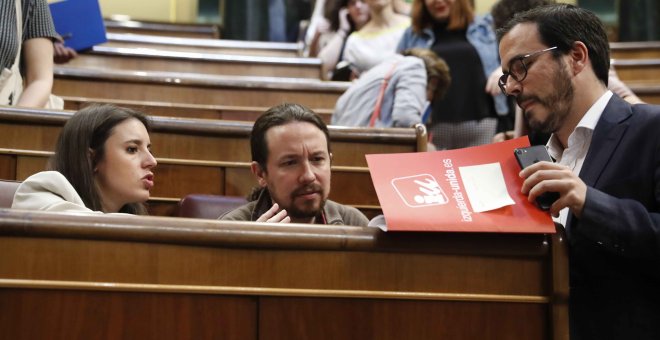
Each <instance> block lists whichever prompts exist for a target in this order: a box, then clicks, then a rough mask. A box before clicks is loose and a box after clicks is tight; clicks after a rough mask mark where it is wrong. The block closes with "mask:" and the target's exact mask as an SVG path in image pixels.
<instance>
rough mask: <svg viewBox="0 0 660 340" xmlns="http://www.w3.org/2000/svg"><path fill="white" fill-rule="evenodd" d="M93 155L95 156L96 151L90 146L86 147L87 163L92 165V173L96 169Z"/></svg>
mask: <svg viewBox="0 0 660 340" xmlns="http://www.w3.org/2000/svg"><path fill="white" fill-rule="evenodd" d="M94 156H96V152H94V150H92V149H91V148H88V149H87V157H88V158H89V163H90V164H92V167H93V168H92V171H93V172H94V173H96V171H97V169H96V164H94V163H95V162H94Z"/></svg>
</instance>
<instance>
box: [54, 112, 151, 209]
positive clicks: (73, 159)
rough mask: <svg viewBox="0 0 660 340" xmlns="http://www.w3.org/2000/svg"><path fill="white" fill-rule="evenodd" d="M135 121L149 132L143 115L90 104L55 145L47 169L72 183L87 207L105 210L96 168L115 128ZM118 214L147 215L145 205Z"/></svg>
mask: <svg viewBox="0 0 660 340" xmlns="http://www.w3.org/2000/svg"><path fill="white" fill-rule="evenodd" d="M130 118H135V119H137V120H139V121H140V122H141V123H142V124H144V126H145V128H147V131H149V128H150V124H149V119H148V118H147V117H146V116H145V115H144V114H143V113H141V112H137V111H134V110H131V109H127V108H122V107H117V106H114V105H99V104H95V105H90V106H88V107H86V108H84V109H82V110H80V111H78V112H76V113H75V114H74V115H73V116H72V117H71V118H70V119H69V120H68V121H67V122H66V124H65V125H64V128H62V131H61V132H60V136H59V137H58V138H57V144H56V145H55V154H54V155H53V156H52V157H51V159H50V161H49V165H48V168H49V169H50V170H55V171H58V172H60V173H61V174H62V175H64V177H66V179H67V180H68V181H69V183H71V185H72V186H73V188H74V189H76V192H77V193H78V195H79V196H80V198H82V200H83V202H84V203H85V206H86V207H87V208H89V209H92V210H95V211H103V206H102V204H101V203H102V202H101V196H100V194H99V188H98V186H97V185H96V182H95V181H94V169H95V168H96V166H97V164H98V163H99V162H100V161H101V160H102V159H103V157H105V141H106V140H108V137H110V134H111V133H112V129H113V128H114V127H115V126H117V125H118V124H120V123H122V122H123V121H125V120H127V119H130ZM119 212H123V213H128V214H137V215H146V213H147V210H146V208H145V205H144V203H141V202H138V203H129V204H126V205H124V206H123V207H121V209H120V210H119Z"/></svg>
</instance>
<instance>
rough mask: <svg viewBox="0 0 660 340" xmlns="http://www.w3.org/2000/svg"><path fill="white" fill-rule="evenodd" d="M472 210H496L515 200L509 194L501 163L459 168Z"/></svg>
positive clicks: (511, 203)
mask: <svg viewBox="0 0 660 340" xmlns="http://www.w3.org/2000/svg"><path fill="white" fill-rule="evenodd" d="M458 171H459V172H460V173H461V179H462V180H463V185H464V186H465V192H466V193H467V196H468V199H469V200H470V205H471V206H472V211H474V212H483V211H489V210H495V209H498V208H501V207H504V206H507V205H513V204H515V202H514V201H513V199H512V198H511V196H509V192H508V191H507V189H506V183H505V182H504V174H503V173H502V167H500V163H489V164H481V165H473V166H462V167H459V168H458Z"/></svg>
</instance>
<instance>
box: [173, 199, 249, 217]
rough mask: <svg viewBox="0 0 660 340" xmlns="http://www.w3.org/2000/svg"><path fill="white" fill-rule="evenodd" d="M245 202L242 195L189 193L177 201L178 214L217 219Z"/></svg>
mask: <svg viewBox="0 0 660 340" xmlns="http://www.w3.org/2000/svg"><path fill="white" fill-rule="evenodd" d="M245 203H247V200H246V199H245V198H243V197H234V196H219V195H202V194H191V195H188V196H186V197H184V198H182V199H181V201H179V216H180V217H192V218H206V219H217V218H218V217H220V216H221V215H223V214H224V213H226V212H229V211H232V210H234V209H236V208H238V207H240V206H241V205H243V204H245Z"/></svg>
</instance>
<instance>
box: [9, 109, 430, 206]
mask: <svg viewBox="0 0 660 340" xmlns="http://www.w3.org/2000/svg"><path fill="white" fill-rule="evenodd" d="M71 114H72V113H71V112H65V111H48V110H31V109H19V108H8V107H5V108H0V160H1V161H2V162H0V164H2V166H1V167H0V179H9V180H24V179H25V178H27V177H28V176H30V175H32V174H34V173H36V172H38V171H42V170H44V169H45V165H46V161H47V158H48V157H49V156H50V155H51V154H52V151H53V148H54V145H55V141H56V139H57V136H58V135H59V132H60V129H61V127H62V126H63V125H64V123H65V122H66V120H67V119H68V118H69V117H70V116H71ZM152 121H153V129H152V132H151V133H150V137H151V142H152V145H153V147H154V152H155V155H156V156H157V160H158V162H159V164H158V167H157V170H156V186H155V188H154V190H153V191H152V200H151V206H150V209H151V212H152V214H155V215H168V216H169V215H173V214H176V210H175V209H176V203H177V202H178V201H179V200H180V199H181V198H182V197H184V196H185V195H187V194H192V193H200V194H213V195H227V196H246V195H247V194H248V193H249V192H250V190H251V188H252V187H253V186H255V185H256V181H255V179H254V176H253V175H252V173H251V172H250V161H251V159H250V153H249V150H250V146H249V139H248V137H249V133H250V131H251V129H252V124H251V123H248V122H228V121H215V120H202V119H182V118H168V117H157V116H156V117H152ZM329 129H330V138H331V143H332V144H331V147H332V152H333V156H334V157H333V166H332V185H333V187H334V188H335V189H334V190H333V191H331V194H330V198H331V199H333V200H336V201H338V202H340V203H343V204H349V205H352V206H355V207H357V208H359V209H361V210H362V211H363V212H365V214H367V215H368V216H374V215H375V214H377V213H378V212H379V211H380V206H379V202H378V198H377V196H376V193H375V189H374V188H373V184H372V182H371V177H370V175H369V171H368V169H367V168H366V160H365V159H364V155H365V154H370V153H393V152H415V151H425V150H426V130H425V129H424V127H423V126H421V125H420V126H418V128H416V129H413V128H410V129H351V128H341V127H334V126H330V127H329ZM25 136H29V138H26V137H25Z"/></svg>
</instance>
